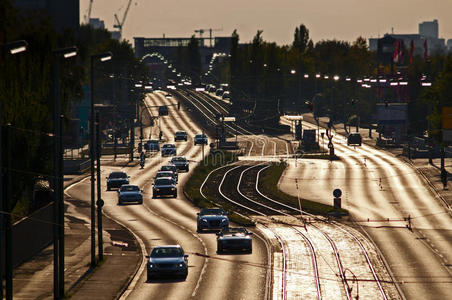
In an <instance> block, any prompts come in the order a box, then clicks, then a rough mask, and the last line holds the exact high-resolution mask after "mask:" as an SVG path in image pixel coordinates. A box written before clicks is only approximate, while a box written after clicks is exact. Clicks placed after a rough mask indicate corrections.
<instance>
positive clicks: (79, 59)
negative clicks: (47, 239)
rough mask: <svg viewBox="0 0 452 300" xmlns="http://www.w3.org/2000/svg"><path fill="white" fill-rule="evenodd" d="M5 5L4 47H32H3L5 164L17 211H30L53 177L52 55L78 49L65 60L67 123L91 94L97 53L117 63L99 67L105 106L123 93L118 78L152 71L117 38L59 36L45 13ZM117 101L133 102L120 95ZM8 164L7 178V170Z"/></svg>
mask: <svg viewBox="0 0 452 300" xmlns="http://www.w3.org/2000/svg"><path fill="white" fill-rule="evenodd" d="M0 6H1V7H0V14H1V15H0V45H4V44H6V43H8V42H11V41H15V40H26V41H27V43H28V47H27V51H26V52H24V53H20V54H17V55H10V54H9V53H8V52H7V51H5V47H3V46H2V48H1V54H0V78H1V80H0V125H1V126H2V128H3V131H2V142H1V147H2V161H3V163H4V162H6V161H7V160H11V161H12V169H13V173H12V176H13V180H12V182H13V202H14V203H12V207H15V206H16V204H17V203H21V206H23V207H24V208H23V209H22V210H23V211H24V212H26V211H27V208H28V207H29V206H30V202H29V200H30V199H31V195H32V191H33V186H34V183H35V182H36V181H37V180H38V179H48V178H51V177H52V176H51V175H50V174H52V170H53V163H52V155H53V147H52V144H53V142H54V140H53V138H52V135H51V134H50V133H51V132H53V119H52V113H53V101H52V99H53V97H52V64H53V63H55V60H56V59H58V58H56V57H55V55H53V53H52V51H54V50H56V49H59V48H64V47H68V46H73V45H75V46H77V48H78V55H77V56H76V57H75V58H73V59H60V83H61V102H62V113H63V114H64V115H65V116H66V118H67V119H69V118H70V117H71V115H70V112H71V110H72V109H73V108H74V107H75V106H76V105H78V104H79V103H80V101H81V100H82V98H84V97H85V96H86V95H83V89H82V86H83V85H86V84H87V83H88V82H89V74H90V73H89V71H90V70H89V65H90V56H91V55H93V54H96V53H100V52H104V51H111V52H112V53H113V57H114V59H113V60H112V61H111V63H106V64H98V65H96V73H95V74H96V75H97V76H96V87H97V88H96V90H97V91H98V93H96V95H95V98H96V99H98V100H100V101H102V102H105V101H111V100H112V99H115V96H114V95H120V93H119V92H116V93H115V87H116V88H117V87H118V86H119V85H117V84H115V82H114V81H115V80H118V81H120V80H123V79H124V78H126V81H125V82H126V83H127V84H128V85H130V84H131V83H130V81H131V80H130V79H131V78H132V79H133V78H140V79H141V78H145V77H146V76H147V73H146V69H145V68H144V67H143V66H142V64H141V63H140V61H138V60H137V59H136V58H135V55H134V52H133V49H132V47H131V45H130V44H128V43H127V42H122V43H120V42H118V41H116V40H113V39H111V36H110V34H109V33H108V32H107V31H105V30H95V29H92V28H91V27H89V26H82V27H81V28H80V29H79V30H64V31H62V32H58V31H57V30H55V27H54V25H53V23H52V20H51V19H50V18H49V17H48V16H45V15H44V14H43V13H42V12H29V13H27V14H26V15H25V14H24V13H22V12H19V11H17V10H16V9H15V8H14V7H13V5H12V2H11V1H10V0H6V1H1V4H0ZM112 78H113V79H112ZM115 78H116V79H115ZM124 84H125V83H124ZM124 84H123V85H124ZM96 101H97V100H96ZM116 101H117V102H118V103H119V102H121V101H122V102H124V101H129V99H128V97H122V98H120V97H116ZM6 124H11V133H12V135H11V137H12V138H11V141H12V149H13V151H12V157H6V151H5V150H6V138H5V136H6V135H5V133H6V132H5V125H6ZM65 130H66V131H69V130H70V128H66V129H65ZM4 165H5V164H3V166H4ZM3 166H2V175H4V173H5V170H6V169H5V168H4V167H3Z"/></svg>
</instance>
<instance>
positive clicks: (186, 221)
mask: <svg viewBox="0 0 452 300" xmlns="http://www.w3.org/2000/svg"><path fill="white" fill-rule="evenodd" d="M165 94H166V93H163V92H154V93H151V94H148V95H147V97H146V99H145V104H146V107H147V109H150V110H151V111H152V112H151V113H152V114H153V115H156V114H157V106H159V105H168V106H169V107H170V114H169V116H168V117H162V118H160V123H157V124H156V125H155V126H154V127H153V128H150V127H146V128H144V136H145V137H155V136H156V135H158V131H159V128H158V126H159V125H160V127H161V130H162V131H163V134H164V139H166V140H168V141H170V142H172V140H173V138H172V137H173V134H174V132H176V131H177V130H186V131H187V132H188V135H189V137H191V138H189V141H188V142H177V143H176V146H177V149H178V155H184V156H186V157H187V158H188V159H190V161H191V170H190V172H192V171H193V166H194V165H195V164H196V163H198V162H199V161H200V160H201V156H202V154H201V147H200V146H193V142H192V137H193V136H194V135H195V134H197V133H200V132H201V128H200V127H199V125H198V123H199V122H203V124H204V125H207V126H212V125H215V124H218V120H217V119H216V118H215V117H216V114H218V113H221V114H224V115H227V113H228V107H227V105H224V104H222V103H221V102H220V101H215V100H214V99H209V98H206V95H205V94H203V93H190V94H178V95H179V97H185V99H184V101H186V103H188V104H189V105H190V110H191V112H192V113H195V115H193V114H192V115H191V116H189V115H188V114H187V113H186V111H185V110H184V109H182V110H181V111H178V110H177V109H176V104H177V100H176V99H175V98H167V97H165ZM187 101H188V102H187ZM197 116H200V118H198V117H197ZM202 119H204V120H206V121H203V120H202ZM194 120H196V122H195V121H194ZM227 126H228V128H227V130H228V132H230V133H231V134H233V135H237V140H238V142H239V145H240V148H241V149H242V155H243V157H244V158H245V159H249V160H255V161H256V160H257V161H266V160H273V161H275V160H279V159H280V158H284V159H287V160H288V161H289V168H288V169H287V170H286V172H285V174H284V178H283V180H282V181H281V185H280V188H281V189H283V190H284V191H286V192H288V193H290V194H293V195H295V196H296V194H297V191H296V190H295V189H294V186H295V185H294V179H295V178H298V179H299V180H298V182H299V184H300V190H301V191H302V193H301V196H302V197H303V198H306V199H310V200H315V201H318V202H323V203H326V204H330V205H331V204H332V195H331V192H332V190H333V189H334V188H338V187H339V188H341V189H342V190H343V192H344V195H343V197H342V199H343V203H342V204H343V207H344V208H346V209H348V210H349V211H350V212H351V213H352V215H353V216H354V217H355V221H356V222H354V223H351V224H349V225H351V226H355V227H356V228H358V229H360V228H364V229H365V232H366V233H367V234H369V236H371V237H372V240H373V241H374V242H375V244H376V245H377V246H378V247H379V249H380V250H381V253H382V254H383V256H384V258H385V261H378V260H375V258H379V255H378V254H377V253H378V252H376V251H374V249H373V245H372V244H371V243H368V242H365V243H364V244H365V248H366V249H367V250H366V251H368V252H369V253H371V254H372V257H373V258H372V259H371V260H372V261H373V263H374V264H375V265H377V266H378V267H377V272H379V274H378V275H372V273H368V271H366V272H367V273H366V272H364V271H363V270H364V268H362V267H359V265H361V266H363V265H365V264H366V263H367V262H366V260H365V259H364V258H363V257H364V256H361V258H360V259H359V260H358V261H357V259H356V253H357V252H360V251H361V252H362V251H363V249H361V250H360V249H359V247H358V246H357V245H358V244H357V243H355V242H353V241H352V240H350V241H348V242H345V243H342V244H341V243H339V245H340V247H339V249H338V252H337V253H341V254H340V257H341V258H342V259H343V262H340V261H339V260H337V259H334V257H333V256H334V251H333V250H331V248H333V249H334V248H335V247H334V246H332V245H333V244H331V243H330V242H329V240H328V238H326V237H325V235H322V233H321V232H323V233H326V234H327V235H331V236H333V237H334V238H333V242H336V243H337V242H338V240H341V239H344V238H343V236H344V234H342V235H338V233H337V230H336V231H332V230H331V228H330V227H328V226H327V225H319V224H309V225H308V226H322V229H321V230H320V229H319V230H317V229H315V228H311V229H309V234H308V235H306V236H304V235H303V231H302V230H299V229H297V228H293V226H292V227H291V226H287V225H284V226H277V225H275V224H274V223H272V222H270V223H268V215H269V214H273V213H271V209H270V210H269V209H268V208H265V210H264V211H263V212H262V211H256V212H254V213H253V214H254V215H257V216H260V217H259V218H264V219H265V220H266V221H264V220H261V221H260V223H261V224H265V226H261V225H259V226H258V229H256V230H254V232H255V235H254V241H253V242H254V245H253V253H252V254H251V255H218V254H217V253H216V238H215V235H213V234H198V233H197V232H196V213H197V212H198V211H199V208H197V207H194V206H193V205H192V204H191V203H190V202H188V201H187V200H186V199H185V197H184V195H183V193H182V188H181V187H182V186H183V185H184V183H185V182H186V180H187V177H188V174H183V173H182V174H180V177H179V184H178V186H179V190H178V197H177V199H151V196H152V185H151V183H152V178H153V176H154V175H155V173H156V171H157V170H158V169H159V168H160V166H161V165H162V164H165V163H166V162H167V161H168V158H161V157H160V156H159V155H157V156H153V157H151V158H148V159H147V163H146V166H145V168H144V169H143V170H141V169H139V167H131V168H124V170H125V171H126V172H127V173H128V174H129V175H130V176H131V183H135V184H138V185H139V186H141V187H142V188H143V189H144V195H145V201H144V204H143V205H125V206H118V205H117V196H116V192H114V191H113V192H106V188H105V182H102V185H103V188H104V189H103V191H104V192H103V199H104V200H105V202H106V204H105V206H104V212H105V213H106V214H108V215H109V216H111V217H113V218H115V219H116V220H118V221H119V222H121V223H122V224H124V225H125V226H127V227H128V228H129V229H131V230H132V231H133V232H134V233H135V234H136V236H137V237H138V239H139V241H140V244H141V246H142V248H143V249H145V253H144V254H143V264H142V267H141V269H140V270H139V273H138V274H137V276H136V279H135V280H134V282H133V283H132V285H131V286H130V287H129V289H128V290H127V291H126V293H125V294H124V296H123V298H124V299H126V298H127V299H141V298H145V299H147V298H159V299H190V298H196V299H265V298H270V297H271V298H273V299H295V298H299V297H308V298H318V299H320V298H322V297H323V298H324V299H331V297H335V296H338V297H339V298H344V299H349V298H351V297H352V296H353V294H352V293H347V289H345V288H344V285H345V284H346V283H345V281H344V279H341V278H343V277H341V276H339V275H338V274H341V272H344V270H342V271H341V270H340V268H339V269H338V268H337V267H332V265H333V264H335V263H336V264H337V266H339V265H341V264H345V265H347V266H350V269H353V270H354V272H356V273H357V274H361V275H362V276H361V278H359V279H361V280H362V282H360V283H359V285H360V286H361V287H362V294H361V295H362V296H365V298H366V299H397V298H398V297H399V295H398V294H399V293H397V292H395V290H393V288H394V287H397V288H398V289H399V291H400V292H401V294H402V296H401V297H402V298H406V299H418V298H422V299H447V297H448V295H449V294H448V293H449V290H450V288H451V282H452V280H451V274H450V271H451V270H450V267H449V266H450V262H451V261H452V257H451V256H452V253H451V251H450V247H451V240H452V237H451V233H450V229H449V228H452V227H451V225H452V224H451V219H450V216H449V215H448V214H447V213H446V210H445V209H444V207H443V206H442V205H441V203H439V201H438V200H437V199H436V198H435V195H434V194H433V193H432V192H431V191H430V190H429V189H428V188H427V187H426V185H425V182H424V181H423V180H422V178H420V177H419V176H418V174H416V172H415V171H414V170H413V169H412V168H411V167H410V166H409V165H407V164H404V163H403V162H401V161H400V160H398V159H397V158H396V157H394V156H393V155H391V154H388V153H386V152H384V151H379V150H376V149H374V148H372V147H369V146H365V145H364V146H362V147H349V146H347V145H346V140H345V139H344V137H341V136H339V135H335V137H334V143H335V147H336V153H337V154H338V155H339V156H340V157H341V160H339V161H334V162H329V161H326V160H303V159H299V160H297V162H296V164H295V161H294V160H293V159H290V156H291V155H292V154H293V152H294V151H293V146H294V145H293V143H292V142H291V141H290V138H287V136H284V137H276V136H266V135H264V134H262V132H258V131H256V130H253V129H250V128H247V127H246V126H245V125H243V124H240V123H239V122H237V123H230V124H228V125H227ZM303 126H305V128H306V127H312V128H316V126H314V125H312V124H308V123H304V124H303ZM136 135H137V136H139V132H138V131H137V132H136ZM326 144H327V143H325V145H326ZM254 164H255V165H256V164H258V163H254ZM250 166H252V165H246V166H244V167H241V169H240V168H238V169H237V170H236V171H232V168H234V167H229V168H226V169H224V171H225V172H226V171H227V170H228V169H229V170H231V174H232V176H231V178H234V179H235V180H236V181H237V180H238V179H239V174H240V172H245V169H246V168H249V167H250ZM114 170H119V168H118V167H115V166H110V165H108V164H106V165H105V166H104V167H103V169H102V175H103V177H105V176H107V175H108V174H109V173H110V172H111V171H114ZM234 172H237V173H234ZM223 174H224V173H223ZM244 177H247V176H244ZM248 177H250V176H248ZM239 186H240V183H239V184H238V188H237V192H238V193H237V192H234V193H232V194H231V190H230V187H231V185H229V186H227V188H226V191H225V192H224V193H225V196H226V197H228V196H227V195H229V197H230V198H233V199H238V198H240V197H243V199H245V198H246V197H252V198H253V196H250V195H249V194H248V193H246V192H244V194H243V195H242V196H240V195H239V194H240V192H239V189H240V188H239ZM220 188H221V185H220ZM219 190H220V189H219ZM70 193H71V194H70V196H71V197H73V198H79V199H82V200H84V201H87V202H89V181H88V180H85V181H82V182H80V183H79V184H77V185H76V186H74V187H73V188H72V189H71V190H70ZM220 194H221V193H220ZM245 194H246V195H245ZM217 196H218V195H217ZM218 197H221V196H218ZM243 199H242V200H243ZM295 209H296V208H295ZM242 210H243V208H242ZM245 210H246V209H245ZM285 210H287V209H285ZM408 216H410V222H411V223H410V225H411V227H410V228H411V230H409V229H408V228H407V225H408V224H409V223H408V221H407V219H406V218H407V217H408ZM283 217H284V216H283ZM284 218H292V219H293V217H292V216H285V217H284ZM285 221H287V220H285ZM290 222H292V223H293V222H294V221H290ZM290 222H289V223H290ZM325 226H327V227H325ZM299 231H300V232H299ZM356 234H357V236H359V234H358V232H356ZM294 237H296V238H294ZM359 239H360V240H363V241H364V239H362V238H359ZM309 241H311V243H312V245H311V247H309V246H308V245H309ZM312 241H314V242H312ZM175 243H178V244H181V245H182V247H183V248H184V249H185V251H186V253H188V254H189V255H190V256H189V276H188V278H187V279H186V280H185V281H180V280H158V281H152V282H147V281H146V270H145V260H144V255H145V254H147V253H149V252H150V250H151V249H152V247H153V246H155V245H163V244H175ZM351 244H354V246H353V247H350V245H351ZM297 245H298V246H297ZM327 248H328V249H329V250H327ZM347 250H348V251H347ZM309 253H311V254H309ZM332 255H333V256H332ZM315 259H316V261H315ZM356 263H358V266H357V265H356ZM384 263H386V266H387V267H389V269H390V272H392V274H393V278H396V282H395V284H396V285H394V282H392V281H391V276H390V275H389V274H388V273H386V272H387V271H386V270H385V269H386V268H385V267H383V265H384ZM316 266H317V267H316ZM352 266H353V267H352ZM302 269H305V272H304V273H303V272H301V273H300V270H302ZM367 269H369V267H367ZM370 269H372V267H371V268H370ZM291 270H292V271H291ZM315 273H318V274H317V278H318V280H317V281H316V280H315V277H312V274H315ZM307 274H309V276H311V277H310V278H311V279H312V281H311V280H309V281H305V279H306V277H305V276H306V275H307ZM342 276H343V275H342ZM373 276H377V277H378V278H379V280H382V279H383V280H382V281H381V285H382V286H383V289H384V291H383V289H381V287H379V286H378V284H375V283H376V282H378V281H379V280H374V279H372V278H373ZM307 282H310V283H307ZM316 282H317V283H316ZM303 284H305V288H303ZM366 286H367V287H366ZM339 295H340V296H339Z"/></svg>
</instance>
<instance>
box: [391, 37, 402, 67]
mask: <svg viewBox="0 0 452 300" xmlns="http://www.w3.org/2000/svg"><path fill="white" fill-rule="evenodd" d="M399 52H400V43H399V41H395V42H394V53H393V54H392V60H393V62H394V63H398V62H399Z"/></svg>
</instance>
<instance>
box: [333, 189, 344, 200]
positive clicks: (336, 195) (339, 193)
mask: <svg viewBox="0 0 452 300" xmlns="http://www.w3.org/2000/svg"><path fill="white" fill-rule="evenodd" d="M333 196H334V197H336V198H339V197H340V196H342V191H341V190H340V189H335V190H334V191H333Z"/></svg>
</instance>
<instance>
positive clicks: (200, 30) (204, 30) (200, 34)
mask: <svg viewBox="0 0 452 300" xmlns="http://www.w3.org/2000/svg"><path fill="white" fill-rule="evenodd" d="M206 31H209V40H210V47H212V31H223V28H216V29H212V28H208V29H197V30H195V33H199V37H200V38H202V35H203V34H204V32H206Z"/></svg>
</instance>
